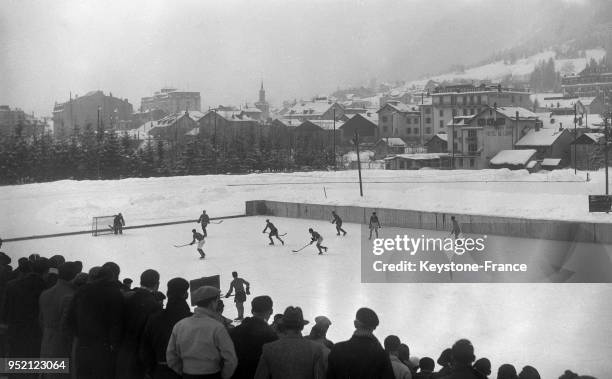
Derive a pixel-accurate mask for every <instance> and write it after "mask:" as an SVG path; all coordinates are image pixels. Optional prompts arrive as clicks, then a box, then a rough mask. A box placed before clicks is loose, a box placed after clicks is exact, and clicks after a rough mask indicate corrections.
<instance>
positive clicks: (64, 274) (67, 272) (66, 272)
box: [57, 262, 79, 281]
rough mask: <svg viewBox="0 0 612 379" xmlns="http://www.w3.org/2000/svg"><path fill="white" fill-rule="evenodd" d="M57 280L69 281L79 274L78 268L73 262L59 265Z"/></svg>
mask: <svg viewBox="0 0 612 379" xmlns="http://www.w3.org/2000/svg"><path fill="white" fill-rule="evenodd" d="M57 273H58V275H57V276H58V277H59V279H62V280H66V281H71V280H72V279H74V277H75V276H76V275H77V274H78V273H79V270H78V267H77V265H76V263H74V262H66V263H64V264H61V265H60V266H59V268H58V269H57Z"/></svg>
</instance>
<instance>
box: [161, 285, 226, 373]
mask: <svg viewBox="0 0 612 379" xmlns="http://www.w3.org/2000/svg"><path fill="white" fill-rule="evenodd" d="M220 293H221V292H220V291H219V289H218V288H215V287H211V286H202V287H200V288H198V289H197V290H195V291H194V292H193V293H192V295H191V296H192V299H193V302H194V303H195V304H196V306H197V308H196V309H195V313H194V314H193V316H191V317H187V318H184V319H182V320H181V321H179V322H177V323H176V325H174V328H173V329H172V335H171V336H170V341H169V342H168V348H167V350H166V362H167V364H168V367H170V368H171V369H172V370H174V371H175V372H177V373H178V374H180V375H182V377H183V378H185V379H195V378H197V379H229V378H230V377H231V376H232V374H233V373H234V370H235V369H236V366H237V364H238V359H237V358H236V352H235V351H234V344H233V343H232V340H231V339H230V336H229V334H228V332H227V330H226V329H225V327H224V326H223V324H221V322H219V321H218V315H217V303H218V301H219V294H220Z"/></svg>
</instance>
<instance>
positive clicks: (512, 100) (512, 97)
mask: <svg viewBox="0 0 612 379" xmlns="http://www.w3.org/2000/svg"><path fill="white" fill-rule="evenodd" d="M510 99H511V102H512V104H514V95H512V96H511V97H510Z"/></svg>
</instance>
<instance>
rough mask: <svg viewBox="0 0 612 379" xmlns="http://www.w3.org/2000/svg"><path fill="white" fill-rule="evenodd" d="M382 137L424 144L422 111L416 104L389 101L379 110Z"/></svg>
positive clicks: (379, 128) (379, 127)
mask: <svg viewBox="0 0 612 379" xmlns="http://www.w3.org/2000/svg"><path fill="white" fill-rule="evenodd" d="M378 134H379V137H380V138H390V137H392V138H401V139H403V140H404V141H406V142H408V143H409V144H411V145H418V144H422V141H423V138H424V136H423V133H422V129H421V111H420V110H419V107H417V106H414V105H412V106H411V105H406V104H403V103H399V102H393V101H391V102H388V103H387V104H385V105H383V106H382V107H381V108H380V109H379V110H378Z"/></svg>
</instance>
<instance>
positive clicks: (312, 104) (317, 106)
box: [286, 101, 334, 116]
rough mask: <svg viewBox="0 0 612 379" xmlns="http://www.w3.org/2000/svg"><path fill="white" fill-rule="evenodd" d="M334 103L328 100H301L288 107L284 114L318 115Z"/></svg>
mask: <svg viewBox="0 0 612 379" xmlns="http://www.w3.org/2000/svg"><path fill="white" fill-rule="evenodd" d="M333 105H334V103H330V102H328V101H307V102H301V103H298V104H296V105H294V106H293V107H291V108H290V109H289V111H288V112H287V113H286V115H289V116H320V115H322V114H323V113H325V112H327V110H328V109H329V108H331V107H332V106H333Z"/></svg>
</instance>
